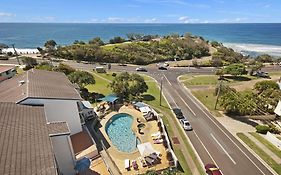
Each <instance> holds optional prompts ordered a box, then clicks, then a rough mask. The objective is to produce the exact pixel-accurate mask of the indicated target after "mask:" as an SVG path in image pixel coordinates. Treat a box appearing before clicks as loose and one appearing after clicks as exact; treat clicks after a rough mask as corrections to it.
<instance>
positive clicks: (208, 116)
mask: <svg viewBox="0 0 281 175" xmlns="http://www.w3.org/2000/svg"><path fill="white" fill-rule="evenodd" d="M186 95H187V94H186ZM187 96H189V95H187ZM190 99H191V100H192V102H193V103H194V104H195V105H196V106H198V104H197V102H195V101H194V100H193V99H192V98H190ZM199 108H200V109H201V111H202V112H203V113H204V114H205V115H206V116H207V118H209V119H210V120H211V121H212V122H213V123H214V124H215V125H216V127H217V128H218V129H219V130H221V132H222V133H223V134H224V135H225V136H226V137H227V138H228V139H229V140H230V141H231V142H232V143H233V144H234V145H235V146H236V147H237V148H238V149H239V150H240V151H241V152H242V153H243V154H244V155H245V157H247V159H248V160H250V162H251V163H252V164H253V165H254V166H255V167H256V168H257V169H258V170H259V171H260V172H261V173H262V174H263V175H265V173H264V172H263V171H262V170H261V169H260V168H259V167H258V166H257V164H256V163H255V162H254V161H253V160H252V159H251V158H250V157H249V156H248V155H247V154H246V153H245V152H244V151H243V150H242V149H241V148H240V147H239V146H238V145H237V144H236V143H235V142H234V141H233V140H232V139H231V138H230V137H229V136H228V134H226V132H225V131H224V130H223V129H221V127H220V126H219V125H218V124H217V123H216V122H215V121H214V120H213V119H212V117H210V115H209V114H207V113H206V112H205V111H204V110H203V109H202V108H201V107H199ZM265 167H266V166H265Z"/></svg>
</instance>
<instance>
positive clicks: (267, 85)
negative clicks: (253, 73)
mask: <svg viewBox="0 0 281 175" xmlns="http://www.w3.org/2000/svg"><path fill="white" fill-rule="evenodd" d="M254 88H255V90H257V91H258V92H259V93H262V92H263V91H265V90H268V89H273V90H276V89H279V85H278V84H277V83H276V82H275V81H271V80H264V81H260V82H257V83H256V84H255V86H254Z"/></svg>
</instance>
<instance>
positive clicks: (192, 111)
mask: <svg viewBox="0 0 281 175" xmlns="http://www.w3.org/2000/svg"><path fill="white" fill-rule="evenodd" d="M175 92H176V94H177V95H178V96H179V97H180V99H181V101H183V103H184V104H185V105H186V106H187V108H188V109H189V110H190V111H191V113H192V114H193V115H194V116H196V114H195V112H194V111H193V110H192V109H191V107H190V106H189V105H188V104H187V103H186V102H185V101H184V99H183V98H182V97H181V96H180V94H179V93H178V92H177V91H175Z"/></svg>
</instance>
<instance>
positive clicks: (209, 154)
mask: <svg viewBox="0 0 281 175" xmlns="http://www.w3.org/2000/svg"><path fill="white" fill-rule="evenodd" d="M193 133H194V134H195V136H196V137H197V139H198V140H199V142H200V143H201V145H202V146H203V148H204V149H205V151H206V152H207V154H208V156H209V157H210V158H211V159H212V161H213V163H215V164H216V165H217V166H218V164H217V162H216V161H215V159H214V158H213V157H212V155H211V153H210V152H209V151H208V149H207V148H206V146H205V145H204V143H203V142H202V140H201V139H200V138H199V136H198V135H197V133H196V132H195V131H194V130H193Z"/></svg>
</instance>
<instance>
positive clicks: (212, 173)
mask: <svg viewBox="0 0 281 175" xmlns="http://www.w3.org/2000/svg"><path fill="white" fill-rule="evenodd" d="M205 170H206V173H207V174H208V175H222V172H221V170H220V169H219V168H218V167H217V166H216V165H214V164H211V163H210V164H207V165H205Z"/></svg>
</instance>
